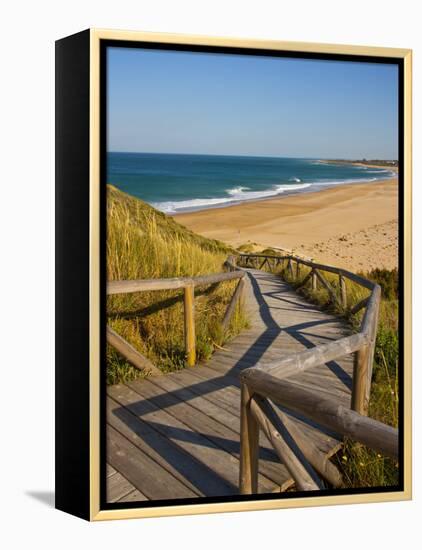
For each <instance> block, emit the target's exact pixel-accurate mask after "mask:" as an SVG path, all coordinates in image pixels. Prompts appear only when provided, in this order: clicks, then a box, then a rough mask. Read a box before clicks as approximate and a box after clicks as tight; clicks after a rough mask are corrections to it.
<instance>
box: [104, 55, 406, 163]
mask: <svg viewBox="0 0 422 550" xmlns="http://www.w3.org/2000/svg"><path fill="white" fill-rule="evenodd" d="M107 63H108V73H107V74H108V83H107V86H108V105H107V109H108V129H107V130H108V150H109V151H132V152H158V153H203V154H221V155H257V156H281V157H311V158H363V157H365V158H368V159H371V158H372V159H375V158H381V159H393V158H394V159H396V158H397V156H398V152H397V149H398V135H397V134H398V118H397V117H398V69H397V66H396V65H381V64H372V63H354V62H353V63H351V62H338V61H318V60H302V59H288V58H270V57H259V56H255V57H251V56H238V55H226V54H204V53H189V52H175V51H154V50H146V49H135V48H133V49H132V48H109V49H108V58H107Z"/></svg>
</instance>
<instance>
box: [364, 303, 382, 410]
mask: <svg viewBox="0 0 422 550" xmlns="http://www.w3.org/2000/svg"><path fill="white" fill-rule="evenodd" d="M380 300H381V297H378V299H377V300H376V301H375V305H374V319H373V322H372V323H373V324H372V332H371V343H370V345H369V351H368V371H367V380H366V395H365V399H366V402H367V403H368V404H369V398H370V397H371V384H372V369H373V367H374V354H375V344H376V340H377V332H378V317H379V307H380Z"/></svg>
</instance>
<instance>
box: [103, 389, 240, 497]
mask: <svg viewBox="0 0 422 550" xmlns="http://www.w3.org/2000/svg"><path fill="white" fill-rule="evenodd" d="M107 421H108V423H109V425H111V426H112V427H113V428H114V429H116V430H117V431H119V432H120V433H121V434H122V435H124V436H125V437H126V438H127V439H128V440H129V441H130V442H131V443H133V444H134V445H136V446H137V447H138V448H139V449H140V450H141V451H142V452H144V453H145V454H146V455H148V456H149V457H150V458H151V459H152V460H154V461H155V462H156V463H157V464H159V465H160V466H162V467H163V468H164V469H165V470H167V471H168V472H170V473H171V474H172V475H173V476H174V477H175V478H177V479H178V480H179V481H181V482H182V483H183V484H184V485H186V486H187V487H188V488H189V489H191V490H192V491H193V492H194V493H196V494H197V495H200V496H206V495H208V496H219V495H220V496H221V495H230V494H233V487H232V486H231V485H230V484H228V483H226V482H225V481H224V480H222V479H221V478H220V477H219V476H218V475H216V474H215V473H214V472H213V471H212V470H210V469H209V468H207V467H205V466H204V465H203V464H201V463H200V462H198V461H197V460H195V458H194V457H192V456H191V455H190V454H189V453H187V452H185V451H184V450H183V449H181V448H180V447H179V446H178V445H176V444H174V443H173V442H172V441H170V440H169V439H168V438H167V437H165V436H163V435H162V434H161V433H160V432H159V431H157V430H156V429H154V427H152V426H151V425H149V424H148V422H145V421H144V420H142V418H139V417H137V416H135V415H134V414H133V413H132V412H131V411H130V410H128V409H126V408H125V407H122V405H121V404H120V403H117V401H114V400H113V399H112V398H111V397H110V396H109V397H108V398H107Z"/></svg>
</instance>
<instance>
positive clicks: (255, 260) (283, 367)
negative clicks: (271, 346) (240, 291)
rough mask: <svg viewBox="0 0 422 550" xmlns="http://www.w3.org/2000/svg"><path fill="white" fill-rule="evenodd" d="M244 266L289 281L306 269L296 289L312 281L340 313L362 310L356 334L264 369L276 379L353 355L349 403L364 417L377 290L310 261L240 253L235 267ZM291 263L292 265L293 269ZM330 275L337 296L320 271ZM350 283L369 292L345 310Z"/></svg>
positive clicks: (358, 278) (351, 275) (356, 277)
mask: <svg viewBox="0 0 422 550" xmlns="http://www.w3.org/2000/svg"><path fill="white" fill-rule="evenodd" d="M242 263H243V264H244V265H245V266H246V267H248V266H250V267H252V266H254V267H258V268H259V269H262V268H263V267H264V266H265V265H268V266H269V267H270V268H277V267H280V268H281V273H282V274H283V273H288V275H289V276H290V277H291V278H296V279H299V277H300V274H301V267H302V266H306V267H308V268H309V269H310V271H309V273H308V274H307V275H306V276H305V277H304V278H303V279H302V280H300V282H299V283H298V286H297V288H300V287H303V286H304V285H305V284H306V283H307V282H308V281H309V280H311V282H312V290H313V291H315V290H317V288H318V284H321V285H322V287H323V288H325V290H326V291H327V292H328V296H329V300H330V301H331V302H332V303H334V304H335V305H337V306H338V307H339V308H340V309H341V310H342V311H344V312H348V313H349V314H351V315H356V314H357V313H358V312H359V311H360V310H362V309H363V308H365V312H364V315H363V318H362V321H361V323H360V327H359V331H358V333H357V334H353V335H352V336H347V337H345V338H341V339H339V340H336V341H335V342H331V343H329V344H321V345H319V346H316V347H315V348H312V349H309V350H306V351H304V352H302V353H300V354H296V355H291V356H286V357H284V358H283V359H281V360H280V361H275V362H273V363H271V364H268V363H267V364H266V368H268V367H271V368H272V367H274V368H275V369H277V371H278V374H279V375H280V376H288V375H289V374H292V373H293V372H294V371H300V370H304V369H307V368H310V367H313V366H316V365H318V364H319V365H321V364H324V363H327V362H328V361H333V360H335V359H339V358H340V357H343V356H345V355H348V354H351V353H355V362H354V370H353V387H352V403H351V407H352V409H353V410H355V411H357V412H359V413H360V414H366V413H367V410H368V403H369V397H370V390H371V379H372V367H373V358H374V350H375V340H376V335H377V326H378V313H379V305H380V300H381V287H380V286H379V285H378V284H376V283H374V282H372V281H369V280H368V279H365V278H364V277H361V276H359V275H356V274H355V273H352V272H350V271H347V270H345V269H341V268H338V267H333V266H330V265H324V264H320V263H316V262H313V261H311V260H308V259H304V258H301V257H299V256H291V255H289V256H268V255H260V254H254V255H252V254H242V255H240V257H239V259H238V264H239V265H241V264H242ZM294 264H296V265H295V266H294ZM323 271H324V272H327V273H331V274H334V275H336V276H337V277H338V282H339V284H338V288H339V295H337V292H336V289H334V288H333V286H332V285H331V284H330V282H329V281H328V280H327V278H326V277H324V275H323V273H322V272H323ZM347 279H348V280H350V281H352V282H353V283H355V284H356V285H359V286H361V287H363V288H365V289H367V290H369V292H370V293H369V295H368V296H366V297H365V298H364V299H363V300H361V301H360V302H359V303H357V304H355V305H353V306H352V307H350V308H348V297H347V287H346V280H347Z"/></svg>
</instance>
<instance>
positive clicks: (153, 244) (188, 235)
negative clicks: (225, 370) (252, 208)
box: [107, 185, 247, 384]
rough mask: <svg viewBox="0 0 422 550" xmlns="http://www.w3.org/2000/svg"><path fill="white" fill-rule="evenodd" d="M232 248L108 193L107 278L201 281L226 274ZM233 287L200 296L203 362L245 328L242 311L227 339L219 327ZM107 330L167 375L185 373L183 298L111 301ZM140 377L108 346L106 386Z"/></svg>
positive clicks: (166, 295)
mask: <svg viewBox="0 0 422 550" xmlns="http://www.w3.org/2000/svg"><path fill="white" fill-rule="evenodd" d="M230 250H231V249H230V248H229V247H227V246H226V245H224V244H223V243H221V242H218V241H214V240H210V239H206V238H204V237H201V236H200V235H197V234H195V233H193V232H192V231H189V230H188V229H186V228H185V227H183V226H182V225H180V224H178V223H177V222H175V221H174V220H173V218H171V217H169V216H166V215H165V214H163V213H161V212H158V211H157V210H155V209H154V208H152V207H151V206H149V205H148V204H146V203H144V202H143V201H140V200H138V199H135V198H133V197H130V196H129V195H126V194H125V193H122V192H121V191H119V190H118V189H116V188H115V187H113V186H111V185H110V186H108V189H107V279H108V280H109V281H113V280H127V279H147V278H167V277H183V276H195V275H203V274H207V273H219V272H221V271H223V263H224V261H225V259H226V258H227V255H228V253H229V252H230ZM235 285H236V281H229V282H226V283H221V284H219V285H212V286H208V287H204V288H199V289H196V290H195V296H196V299H195V314H196V344H197V357H198V360H205V359H207V358H209V357H210V356H211V354H212V352H213V350H214V348H215V346H221V345H222V344H224V342H225V341H226V340H228V339H230V338H231V337H232V336H233V335H235V334H237V333H238V332H239V331H240V330H241V329H242V328H243V327H245V326H246V324H247V322H246V319H245V317H244V315H243V313H242V311H241V310H240V309H238V311H237V312H236V314H235V315H234V317H233V320H232V323H231V325H230V327H229V329H228V330H227V331H226V332H225V333H223V331H222V328H221V320H222V318H223V315H224V311H225V308H226V306H227V304H228V302H229V300H230V297H231V295H232V293H233V290H234V287H235ZM107 313H108V324H109V325H110V326H111V327H112V328H114V330H116V331H117V332H118V333H119V334H120V335H121V336H123V338H125V339H126V340H127V341H128V342H130V343H131V344H132V345H133V346H134V347H135V348H136V349H138V350H139V351H140V352H141V353H143V354H144V355H146V356H147V357H149V358H150V359H151V360H152V362H153V363H154V364H155V365H157V366H158V367H159V368H160V369H162V370H163V371H164V372H168V371H172V370H178V369H181V368H183V367H184V366H185V351H184V335H183V293H182V292H180V291H173V290H172V291H156V292H137V293H133V294H123V295H116V296H109V297H108V299H107ZM139 376H142V375H141V373H140V372H139V371H137V370H136V369H134V368H133V367H131V366H130V365H129V364H128V363H127V362H126V361H125V360H124V359H123V358H122V357H121V356H120V355H119V354H118V353H117V352H116V351H114V350H113V349H112V348H111V347H110V346H108V349H107V382H108V383H109V384H114V383H118V382H121V381H124V380H128V379H133V378H137V377H139Z"/></svg>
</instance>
